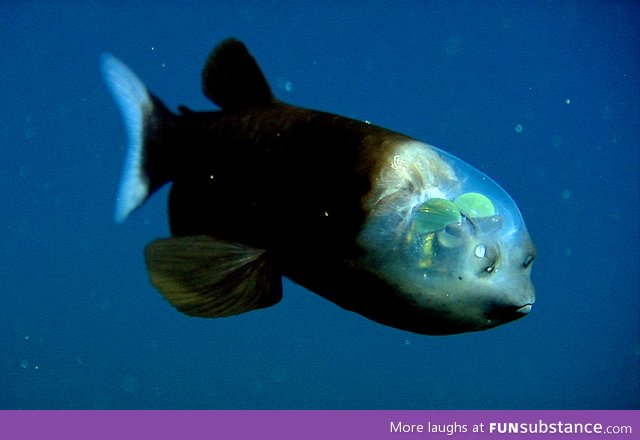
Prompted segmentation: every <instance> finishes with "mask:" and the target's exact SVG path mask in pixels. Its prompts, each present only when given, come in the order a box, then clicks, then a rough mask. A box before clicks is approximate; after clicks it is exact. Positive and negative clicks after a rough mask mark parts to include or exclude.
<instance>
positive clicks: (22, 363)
mask: <svg viewBox="0 0 640 440" xmlns="http://www.w3.org/2000/svg"><path fill="white" fill-rule="evenodd" d="M20 366H21V367H22V368H27V367H28V366H29V361H28V360H26V359H25V360H23V361H22V362H20Z"/></svg>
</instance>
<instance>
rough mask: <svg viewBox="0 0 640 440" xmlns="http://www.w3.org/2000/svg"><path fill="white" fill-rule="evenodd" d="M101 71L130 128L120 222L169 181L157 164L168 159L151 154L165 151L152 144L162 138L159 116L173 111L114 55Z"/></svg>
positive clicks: (119, 205) (118, 212) (119, 204)
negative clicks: (161, 158)
mask: <svg viewBox="0 0 640 440" xmlns="http://www.w3.org/2000/svg"><path fill="white" fill-rule="evenodd" d="M102 72H103V75H104V78H105V81H106V83H107V86H108V87H109V90H110V91H111V94H112V95H113V97H114V99H115V101H116V103H117V104H118V106H119V107H120V112H121V113H122V118H123V119H124V124H125V126H126V130H127V141H128V147H127V156H126V159H125V164H124V169H123V173H122V178H121V180H120V187H119V189H118V196H117V199H116V212H115V220H116V222H118V223H120V222H123V221H124V220H125V219H126V218H127V217H128V216H129V214H131V212H132V211H134V210H135V209H136V208H138V207H139V206H140V205H142V204H143V203H144V202H145V200H146V199H147V198H148V197H149V195H150V194H151V193H152V192H153V191H155V190H157V189H158V188H160V187H161V186H162V185H163V184H165V183H166V182H167V181H168V180H169V177H168V175H167V173H163V172H162V171H163V170H162V169H161V168H164V167H158V164H159V163H163V162H164V163H166V161H164V160H160V159H159V158H155V159H154V158H153V157H149V156H150V155H152V156H153V155H161V153H162V150H164V148H162V147H161V145H151V144H153V143H158V140H161V138H162V137H161V136H160V135H161V134H162V133H161V132H160V129H161V127H162V124H161V123H160V122H161V121H160V119H165V118H166V119H168V118H169V117H170V116H171V112H170V111H169V110H168V109H167V108H166V107H165V106H164V105H163V104H162V103H161V102H160V100H158V99H157V98H155V97H154V96H153V95H151V94H150V93H149V92H148V90H147V89H146V87H145V86H144V84H143V83H142V81H140V79H139V78H138V77H137V76H136V74H135V73H133V72H132V71H131V70H130V69H129V68H128V67H127V66H126V65H124V64H123V63H122V62H121V61H119V60H118V59H116V58H115V57H113V56H112V55H110V54H104V55H103V56H102ZM165 128H166V127H162V130H163V131H164V129H165ZM152 131H153V132H152ZM152 139H153V140H154V141H153V142H150V140H152ZM152 164H153V165H154V169H153V170H152V169H151V165H152ZM158 168H160V169H158Z"/></svg>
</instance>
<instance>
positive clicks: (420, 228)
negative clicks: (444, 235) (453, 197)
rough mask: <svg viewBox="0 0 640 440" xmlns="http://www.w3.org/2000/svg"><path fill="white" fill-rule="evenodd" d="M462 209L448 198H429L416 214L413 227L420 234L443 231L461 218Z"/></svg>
mask: <svg viewBox="0 0 640 440" xmlns="http://www.w3.org/2000/svg"><path fill="white" fill-rule="evenodd" d="M461 218H462V216H461V215H460V209H459V208H458V207H457V206H456V205H455V204H454V203H453V202H451V201H450V200H447V199H438V198H434V199H429V200H428V201H426V202H425V203H423V204H422V205H421V206H420V207H419V208H418V211H417V212H416V214H415V217H414V220H413V227H414V228H415V230H416V232H418V233H420V234H427V233H431V232H437V231H441V230H443V229H444V228H446V227H447V225H449V224H451V223H457V222H459V221H460V220H461Z"/></svg>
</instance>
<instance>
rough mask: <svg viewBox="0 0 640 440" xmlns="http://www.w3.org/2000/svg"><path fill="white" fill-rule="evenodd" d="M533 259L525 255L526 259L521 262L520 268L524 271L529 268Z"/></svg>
mask: <svg viewBox="0 0 640 440" xmlns="http://www.w3.org/2000/svg"><path fill="white" fill-rule="evenodd" d="M534 259H535V258H534V256H533V255H531V254H529V255H527V258H525V259H524V261H523V262H522V267H523V268H524V269H526V268H527V267H529V266H531V263H533V260H534Z"/></svg>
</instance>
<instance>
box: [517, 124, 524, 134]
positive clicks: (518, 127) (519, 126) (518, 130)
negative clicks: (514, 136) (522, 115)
mask: <svg viewBox="0 0 640 440" xmlns="http://www.w3.org/2000/svg"><path fill="white" fill-rule="evenodd" d="M522 130H524V127H523V126H522V125H521V124H518V125H516V133H522Z"/></svg>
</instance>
